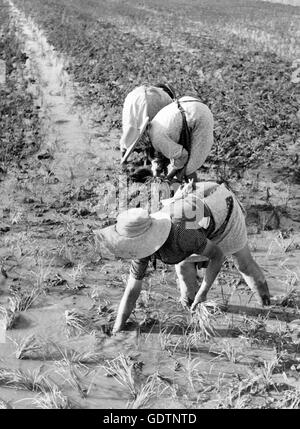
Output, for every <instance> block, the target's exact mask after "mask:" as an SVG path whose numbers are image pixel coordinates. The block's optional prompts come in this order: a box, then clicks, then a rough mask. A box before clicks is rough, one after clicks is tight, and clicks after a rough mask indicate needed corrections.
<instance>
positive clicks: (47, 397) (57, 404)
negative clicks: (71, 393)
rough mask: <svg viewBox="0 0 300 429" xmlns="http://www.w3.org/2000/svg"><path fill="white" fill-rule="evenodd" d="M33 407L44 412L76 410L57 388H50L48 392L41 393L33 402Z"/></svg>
mask: <svg viewBox="0 0 300 429" xmlns="http://www.w3.org/2000/svg"><path fill="white" fill-rule="evenodd" d="M33 405H35V406H36V407H37V408H41V409H44V410H54V409H55V410H66V409H73V408H76V407H75V404H73V403H72V402H71V401H70V400H69V398H68V397H67V396H65V395H64V394H63V393H62V392H61V391H60V390H59V388H58V387H57V386H52V387H51V389H50V390H49V391H48V392H43V393H42V394H40V395H39V396H38V397H37V398H35V399H34V400H33Z"/></svg>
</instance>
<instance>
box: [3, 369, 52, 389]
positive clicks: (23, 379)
mask: <svg viewBox="0 0 300 429" xmlns="http://www.w3.org/2000/svg"><path fill="white" fill-rule="evenodd" d="M40 371H41V368H38V369H36V370H33V371H23V370H20V369H8V368H0V386H4V387H9V388H13V389H20V390H29V391H31V392H46V391H49V390H51V388H52V386H53V382H52V381H51V380H50V379H49V378H48V377H46V376H45V375H43V374H41V372H40Z"/></svg>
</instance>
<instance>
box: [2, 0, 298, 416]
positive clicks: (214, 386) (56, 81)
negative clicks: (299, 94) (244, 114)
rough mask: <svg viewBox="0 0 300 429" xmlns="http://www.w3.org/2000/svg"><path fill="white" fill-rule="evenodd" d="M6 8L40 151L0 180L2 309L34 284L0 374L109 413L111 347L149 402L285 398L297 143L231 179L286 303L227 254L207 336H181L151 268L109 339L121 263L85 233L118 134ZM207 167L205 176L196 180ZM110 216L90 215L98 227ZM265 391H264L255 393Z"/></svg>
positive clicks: (178, 313)
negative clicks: (269, 299)
mask: <svg viewBox="0 0 300 429" xmlns="http://www.w3.org/2000/svg"><path fill="white" fill-rule="evenodd" d="M10 5H11V14H12V17H13V20H14V21H15V22H16V23H17V25H18V28H19V30H20V33H19V37H20V40H24V49H25V52H26V54H27V55H28V57H29V60H28V61H27V72H26V73H27V79H28V80H29V81H30V82H31V85H30V87H29V90H30V91H31V92H32V93H34V94H35V96H36V103H37V104H38V105H39V106H40V111H41V113H40V119H41V123H42V130H43V135H44V139H43V143H42V147H41V151H40V152H39V153H38V154H37V155H36V156H34V157H32V158H30V159H28V160H25V161H22V163H21V164H20V165H19V167H18V168H15V169H14V170H12V171H10V172H9V174H8V175H7V177H6V179H5V181H4V182H1V186H2V188H1V192H2V194H3V195H5V196H6V198H3V200H2V209H3V213H4V224H5V225H6V226H7V230H6V232H5V234H3V235H2V237H1V239H2V240H1V241H2V243H1V251H0V252H1V253H0V257H1V262H2V283H1V296H0V299H1V304H2V305H4V306H5V307H7V308H8V305H9V303H8V299H9V297H13V296H14V294H17V295H19V296H20V294H22V292H24V291H30V290H32V289H34V290H36V289H38V290H39V291H40V292H39V294H38V295H37V297H36V301H34V303H33V305H32V307H31V308H29V309H28V310H27V311H18V317H17V318H16V321H15V324H14V326H13V329H11V330H9V331H7V338H6V339H7V341H6V343H5V344H1V347H0V359H1V368H2V367H5V368H10V369H11V368H13V369H21V370H25V371H30V374H31V376H32V375H34V372H33V371H36V370H37V369H38V368H40V370H41V373H42V374H44V375H45V377H48V376H49V375H50V378H51V380H52V382H56V383H57V384H58V385H59V389H60V391H62V392H63V395H66V397H69V398H70V400H71V401H72V403H74V402H75V403H77V405H78V404H79V406H81V407H87V408H92V407H96V408H99V407H100V408H111V407H113V408H116V407H122V406H124V405H125V404H126V403H127V401H128V400H129V398H130V395H129V394H128V392H127V391H126V387H124V386H121V385H120V384H118V383H117V382H116V380H115V379H114V378H108V377H106V376H105V370H104V369H103V368H102V367H101V364H103V362H104V360H105V359H106V358H116V357H117V356H118V355H119V353H124V354H125V355H127V356H129V358H127V361H126V362H127V365H128V367H129V368H131V369H132V368H134V374H135V377H136V383H137V385H138V386H141V385H143V383H144V384H145V383H147V377H148V376H151V375H153V374H156V379H155V380H156V385H155V386H156V387H155V389H158V391H160V392H162V391H164V393H163V394H161V397H160V398H159V400H157V398H156V396H155V395H154V394H153V395H152V396H151V397H150V399H151V400H152V401H153V402H152V403H153V404H155V406H156V407H160V408H172V407H178V408H182V407H191V406H198V407H201V408H205V407H217V406H219V407H220V406H222V404H223V405H224V404H225V405H226V404H227V406H228V407H231V406H232V407H234V406H236V405H239V404H240V405H243V404H242V403H239V404H236V392H244V393H243V394H244V399H245V404H246V403H247V404H248V405H249V406H266V405H271V403H272V401H273V402H274V401H275V403H276V401H279V402H280V401H281V400H284V398H285V396H284V395H285V394H284V393H281V394H280V393H279V392H278V386H279V385H280V383H281V384H282V383H285V384H286V386H287V387H286V389H287V390H288V391H289V392H292V393H293V392H294V391H293V390H292V389H293V387H295V386H296V387H297V386H298V388H299V385H300V384H299V369H300V367H299V368H298V367H297V365H298V364H299V362H298V360H299V349H298V344H299V339H298V338H297V335H298V333H299V327H297V326H298V325H297V322H295V320H297V319H299V311H298V306H299V293H298V290H299V289H298V288H299V281H300V234H299V220H300V219H299V208H300V207H299V206H300V194H299V182H298V178H297V177H296V176H294V175H295V171H296V170H295V169H293V168H290V163H291V160H293V159H294V156H295V154H297V153H298V151H299V142H296V143H295V146H294V147H290V148H289V153H285V154H284V155H285V156H284V158H285V159H286V166H285V167H284V168H285V169H284V172H282V159H283V158H282V153H281V152H278V161H277V162H276V160H274V163H272V165H271V166H270V165H269V166H268V164H267V162H266V163H265V165H264V166H262V167H261V168H260V169H259V170H257V171H255V170H249V171H246V172H245V174H244V176H243V178H241V179H239V180H238V179H237V178H235V179H233V178H231V179H232V180H231V182H232V185H233V187H234V189H235V190H236V191H237V193H238V195H239V196H240V197H241V198H242V199H243V201H244V203H245V205H246V206H247V208H248V211H249V215H248V225H249V232H250V244H251V247H252V249H253V251H254V254H255V257H256V258H257V259H258V261H259V263H260V264H261V266H262V267H263V269H264V270H265V271H266V275H267V277H268V280H269V283H270V289H271V291H272V293H273V294H276V295H285V296H286V297H287V298H288V300H287V306H285V307H279V306H274V307H272V308H271V309H269V310H266V309H260V308H259V307H258V306H257V305H256V304H255V303H254V302H253V300H252V299H251V295H250V294H249V291H247V289H246V287H245V285H244V284H243V283H241V282H240V281H239V277H238V275H237V273H236V271H235V270H234V268H233V267H232V264H231V263H230V261H229V262H228V264H227V265H226V266H225V267H224V270H223V271H222V273H221V275H220V277H219V280H218V282H217V284H216V286H215V287H214V288H213V291H212V298H214V299H215V300H216V301H217V302H222V303H223V304H226V305H227V307H228V312H227V313H222V314H217V315H216V318H215V320H214V321H213V323H214V325H215V329H216V333H217V334H218V335H217V336H216V337H210V338H206V339H205V338H203V336H202V335H201V334H200V333H199V332H196V333H195V332H194V333H193V334H192V335H191V334H190V333H188V331H187V330H186V328H187V325H188V323H189V322H190V320H189V315H187V314H185V313H183V311H182V310H181V308H180V306H179V305H178V302H177V297H178V294H177V291H176V281H175V277H174V270H173V268H172V267H165V266H160V267H159V270H158V271H157V272H153V271H151V276H150V277H148V278H147V281H146V286H145V290H144V292H143V294H142V296H141V299H140V300H139V304H138V306H137V311H136V313H135V319H134V318H133V319H132V321H134V320H136V321H137V322H138V324H139V326H138V328H136V325H133V324H132V327H131V329H129V330H128V331H127V332H124V333H122V334H120V335H119V336H117V337H110V336H109V335H108V333H109V327H110V326H111V323H112V321H113V318H114V310H115V307H116V305H117V303H118V301H119V299H120V296H121V293H122V291H123V287H124V284H125V281H126V276H127V272H128V264H127V263H123V262H121V261H118V260H114V259H108V257H107V256H108V255H107V254H105V253H104V252H103V249H101V248H100V249H99V248H98V249H96V248H95V243H94V234H93V230H94V229H95V228H97V227H100V226H102V225H103V224H104V223H103V218H101V217H99V214H101V210H102V207H103V206H105V201H104V197H105V190H106V189H109V187H110V186H111V185H112V184H114V182H115V181H116V180H117V179H118V174H117V168H116V165H117V158H118V152H116V151H115V150H114V149H113V148H114V147H115V146H116V145H117V144H118V139H117V137H118V133H117V132H116V131H111V132H110V133H109V134H107V132H106V130H105V129H104V128H103V127H102V126H101V124H99V123H97V111H96V110H94V107H93V106H92V107H91V108H90V109H89V110H82V109H81V108H80V106H74V104H73V99H74V95H75V94H76V91H77V88H76V87H74V85H73V84H72V79H71V78H70V76H68V74H67V73H66V71H65V68H66V66H67V64H68V61H67V59H66V58H64V57H63V56H62V55H60V54H59V53H57V52H56V51H55V50H54V49H53V47H51V46H50V45H49V44H48V42H47V39H46V37H45V36H44V34H43V32H42V31H41V30H40V29H38V28H37V27H36V25H35V24H34V22H32V21H31V20H27V19H26V18H25V17H24V15H23V14H22V12H20V11H19V10H18V9H16V8H15V7H14V6H13V3H11V2H10ZM79 89H80V88H79ZM217 174H218V171H217V170H215V171H211V172H210V178H212V176H213V177H216V176H217ZM224 174H225V176H226V175H227V176H229V175H230V174H231V172H230V171H228V172H226V171H225V173H224ZM227 178H228V177H227ZM116 183H117V182H116ZM115 214H116V211H113V212H112V213H109V217H108V218H107V216H104V222H106V221H109V220H110V219H109V218H110V217H111V218H113V217H114V216H115ZM291 218H292V219H293V220H292V219H291ZM3 272H4V273H5V274H3ZM73 308H75V309H76V311H79V312H81V313H82V314H84V315H86V316H87V317H88V319H89V324H88V326H87V325H86V324H83V325H82V326H81V325H79V328H78V326H77V331H76V329H75V334H77V335H75V336H74V332H73V331H74V325H73V330H72V329H71V327H70V326H68V325H67V323H66V322H67V321H68V320H69V319H68V317H69V316H68V314H69V313H65V312H66V311H71V310H72V309H73ZM293 324H294V325H295V324H296V325H295V326H296V327H295V326H294V325H293ZM294 328H295V329H294ZM293 329H294V330H293ZM78 334H80V335H79V336H78ZM30 335H34V336H35V337H34V341H33V343H31V347H27V348H26V347H25V346H24V344H23V346H22V345H20V340H24V338H27V339H28V336H30ZM14 341H15V342H17V343H18V344H17V345H16V344H15V343H14ZM51 341H53V343H54V344H56V346H57V345H59V346H60V347H61V348H64V347H66V348H67V349H68V350H70V349H72V350H73V351H74V350H75V351H76V352H77V353H79V352H82V351H84V352H86V353H90V360H92V359H91V356H92V357H93V358H94V359H95V362H96V363H95V362H94V363H93V364H91V361H88V359H87V357H86V356H85V360H84V359H83V357H82V356H81V363H83V364H84V365H85V366H83V365H81V366H78V365H76V364H75V363H74V357H73V361H72V359H71V358H70V356H69V354H68V359H66V361H65V364H64V365H63V363H62V354H59V353H58V354H57V348H56V349H55V348H54V351H53V343H51ZM45 343H46V346H45ZM20 350H21V353H20ZM16 352H19V354H18V355H17V354H16ZM17 356H19V358H18V359H17ZM77 358H78V356H77ZM57 361H59V362H58V363H57ZM87 362H88V363H87ZM271 363H272V365H273V366H270V368H269V367H268V366H267V365H271ZM293 366H294V367H295V368H293ZM268 368H269V369H268ZM74 371H75V376H74ZM267 371H269V372H267ZM276 373H277V374H276ZM274 374H275V375H274ZM267 377H269V378H267ZM272 377H274V378H272ZM276 377H277V378H276ZM0 380H1V373H0ZM187 380H188V382H187ZM257 380H258V381H257ZM2 381H3V380H2ZM148 381H149V380H148ZM275 382H276V383H278V384H276V385H275V384H274V383H275ZM249 383H250V384H249ZM0 384H1V383H0ZM4 384H5V383H4ZM249 386H250V387H249ZM274 386H275V387H274ZM155 389H154V390H155ZM243 389H244V390H243ZM268 389H269V390H270V391H271V392H272V394H270V395H269V396H267V397H266V395H265V393H266V391H268ZM228 392H231V393H232V395H231V396H230V395H229V394H228ZM268 392H269V391H268ZM156 393H157V392H156ZM42 394H44V392H43V391H42ZM86 395H87V398H85V396H86ZM0 398H3V399H5V400H6V401H10V402H11V403H12V404H13V406H14V407H16V408H18V407H20V408H23V407H29V408H32V407H35V406H41V404H40V403H39V404H37V403H34V402H33V400H34V398H36V393H35V392H26V393H24V391H23V390H18V391H17V390H15V389H7V388H6V387H1V386H0ZM24 398H26V399H24ZM224 398H226V401H225V399H224ZM230 398H231V399H230ZM148 399H149V398H148ZM230 400H231V403H230ZM271 400H272V401H271ZM130 401H131V403H133V405H132V406H137V403H134V401H132V398H131V399H130ZM224 401H225V402H224ZM279 402H278V403H279ZM245 404H244V405H245ZM48 405H49V404H48ZM50 405H51V404H50ZM52 405H53V404H52ZM144 405H145V404H144ZM146 405H147V404H146Z"/></svg>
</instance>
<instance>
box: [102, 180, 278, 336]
mask: <svg viewBox="0 0 300 429" xmlns="http://www.w3.org/2000/svg"><path fill="white" fill-rule="evenodd" d="M186 186H187V187H190V188H191V187H192V186H190V183H189V184H188V185H186ZM180 192H181V194H180ZM97 234H98V236H99V238H100V240H103V242H104V244H105V245H106V247H107V248H108V249H109V250H110V251H111V252H112V253H114V254H115V255H116V256H118V257H121V258H125V259H132V262H131V268H130V275H129V279H128V283H127V286H126V289H125V292H124V295H123V297H122V300H121V303H120V305H119V309H118V314H117V318H116V321H115V325H114V328H113V332H118V331H120V330H122V329H123V327H124V324H125V322H126V320H127V319H128V317H129V316H130V314H131V312H132V310H133V308H134V306H135V303H136V300H137V298H138V296H139V294H140V292H141V288H142V280H143V278H144V276H145V272H146V269H147V266H148V263H149V261H150V260H153V259H154V258H157V259H160V260H161V261H163V262H164V263H166V264H171V265H173V264H174V265H175V271H176V274H177V277H178V284H179V289H180V294H181V302H182V304H183V306H184V307H185V308H187V307H190V308H191V310H192V311H193V310H195V308H196V306H197V305H198V304H199V303H201V302H202V301H205V300H206V297H207V293H208V291H209V290H210V288H211V286H212V284H213V282H214V280H215V279H216V277H217V275H218V273H219V271H220V269H221V266H222V264H223V261H224V258H225V256H229V255H232V256H233V257H234V260H235V262H236V265H237V268H238V270H239V271H240V273H241V275H242V276H243V278H244V280H245V281H246V283H247V284H248V286H249V287H250V289H251V290H252V291H253V292H254V294H255V295H256V297H257V299H258V301H259V302H260V304H262V305H269V304H270V293H269V289H268V285H267V283H266V280H265V277H264V274H263V272H262V270H261V269H260V268H259V266H258V265H257V263H256V262H255V261H254V259H253V257H252V255H251V253H250V250H249V247H248V244H247V231H246V224H245V216H244V211H243V209H242V207H241V205H240V203H239V201H238V200H237V198H236V197H235V196H234V194H233V192H232V191H231V190H229V189H228V188H227V187H226V186H225V185H224V184H222V185H219V184H217V183H215V182H199V183H196V189H195V190H193V191H191V189H188V192H185V190H179V191H178V192H177V193H176V194H175V196H174V197H173V199H171V202H169V203H168V204H167V205H166V206H165V207H163V209H162V210H160V211H158V212H156V213H153V214H150V215H149V214H148V212H147V211H146V210H143V209H141V208H132V209H129V210H127V211H125V212H123V213H121V214H120V215H119V216H118V218H117V223H116V224H115V225H113V226H109V227H107V228H104V229H102V230H100V231H97ZM203 261H205V262H203ZM207 261H208V263H207ZM197 266H198V268H200V267H206V270H205V275H204V278H203V281H202V284H201V286H200V288H199V289H198V286H197Z"/></svg>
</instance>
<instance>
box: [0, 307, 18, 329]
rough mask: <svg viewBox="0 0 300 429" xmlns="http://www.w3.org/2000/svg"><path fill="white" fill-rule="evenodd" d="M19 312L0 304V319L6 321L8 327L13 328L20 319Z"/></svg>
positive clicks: (5, 324)
mask: <svg viewBox="0 0 300 429" xmlns="http://www.w3.org/2000/svg"><path fill="white" fill-rule="evenodd" d="M18 318H19V313H18V312H17V311H12V310H10V309H7V308H5V307H2V306H0V319H1V320H2V321H4V326H5V328H6V329H13V328H14V327H15V325H16V323H17V321H18Z"/></svg>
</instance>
